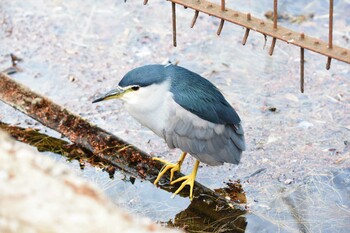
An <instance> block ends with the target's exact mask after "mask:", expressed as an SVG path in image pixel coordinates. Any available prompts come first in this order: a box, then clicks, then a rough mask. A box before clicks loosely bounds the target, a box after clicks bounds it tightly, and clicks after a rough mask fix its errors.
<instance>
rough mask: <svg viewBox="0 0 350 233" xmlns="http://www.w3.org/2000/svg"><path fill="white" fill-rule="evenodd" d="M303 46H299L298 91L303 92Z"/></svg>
mask: <svg viewBox="0 0 350 233" xmlns="http://www.w3.org/2000/svg"><path fill="white" fill-rule="evenodd" d="M304 63H305V60H304V48H302V47H300V92H301V93H304Z"/></svg>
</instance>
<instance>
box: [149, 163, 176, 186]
mask: <svg viewBox="0 0 350 233" xmlns="http://www.w3.org/2000/svg"><path fill="white" fill-rule="evenodd" d="M153 160H158V161H161V162H163V163H165V165H164V167H163V168H162V170H161V171H160V172H159V174H158V176H157V179H156V180H155V181H154V183H153V184H157V183H158V182H159V180H160V178H162V176H163V175H164V174H165V173H166V172H167V171H168V170H169V169H170V182H171V181H172V180H173V176H174V172H176V171H180V168H181V166H180V164H179V163H176V164H174V163H169V162H167V161H165V160H162V159H158V158H153Z"/></svg>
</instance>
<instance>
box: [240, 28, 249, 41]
mask: <svg viewBox="0 0 350 233" xmlns="http://www.w3.org/2000/svg"><path fill="white" fill-rule="evenodd" d="M249 31H250V29H249V28H246V29H245V33H244V37H243V40H242V45H245V44H246V43H247V39H248V36H249Z"/></svg>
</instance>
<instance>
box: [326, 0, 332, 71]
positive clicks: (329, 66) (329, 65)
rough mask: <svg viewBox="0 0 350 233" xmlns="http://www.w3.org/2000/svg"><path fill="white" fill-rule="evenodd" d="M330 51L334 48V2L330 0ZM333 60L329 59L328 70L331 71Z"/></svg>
mask: <svg viewBox="0 0 350 233" xmlns="http://www.w3.org/2000/svg"><path fill="white" fill-rule="evenodd" d="M328 29H329V32H328V49H330V50H331V49H332V48H333V0H329V25H328ZM331 61H332V58H331V57H328V58H327V64H326V69H327V70H329V69H330V68H331Z"/></svg>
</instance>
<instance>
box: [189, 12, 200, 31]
mask: <svg viewBox="0 0 350 233" xmlns="http://www.w3.org/2000/svg"><path fill="white" fill-rule="evenodd" d="M198 14H199V11H195V12H194V16H193V19H192V23H191V28H193V27H194V25H195V24H196V21H197V18H198Z"/></svg>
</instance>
